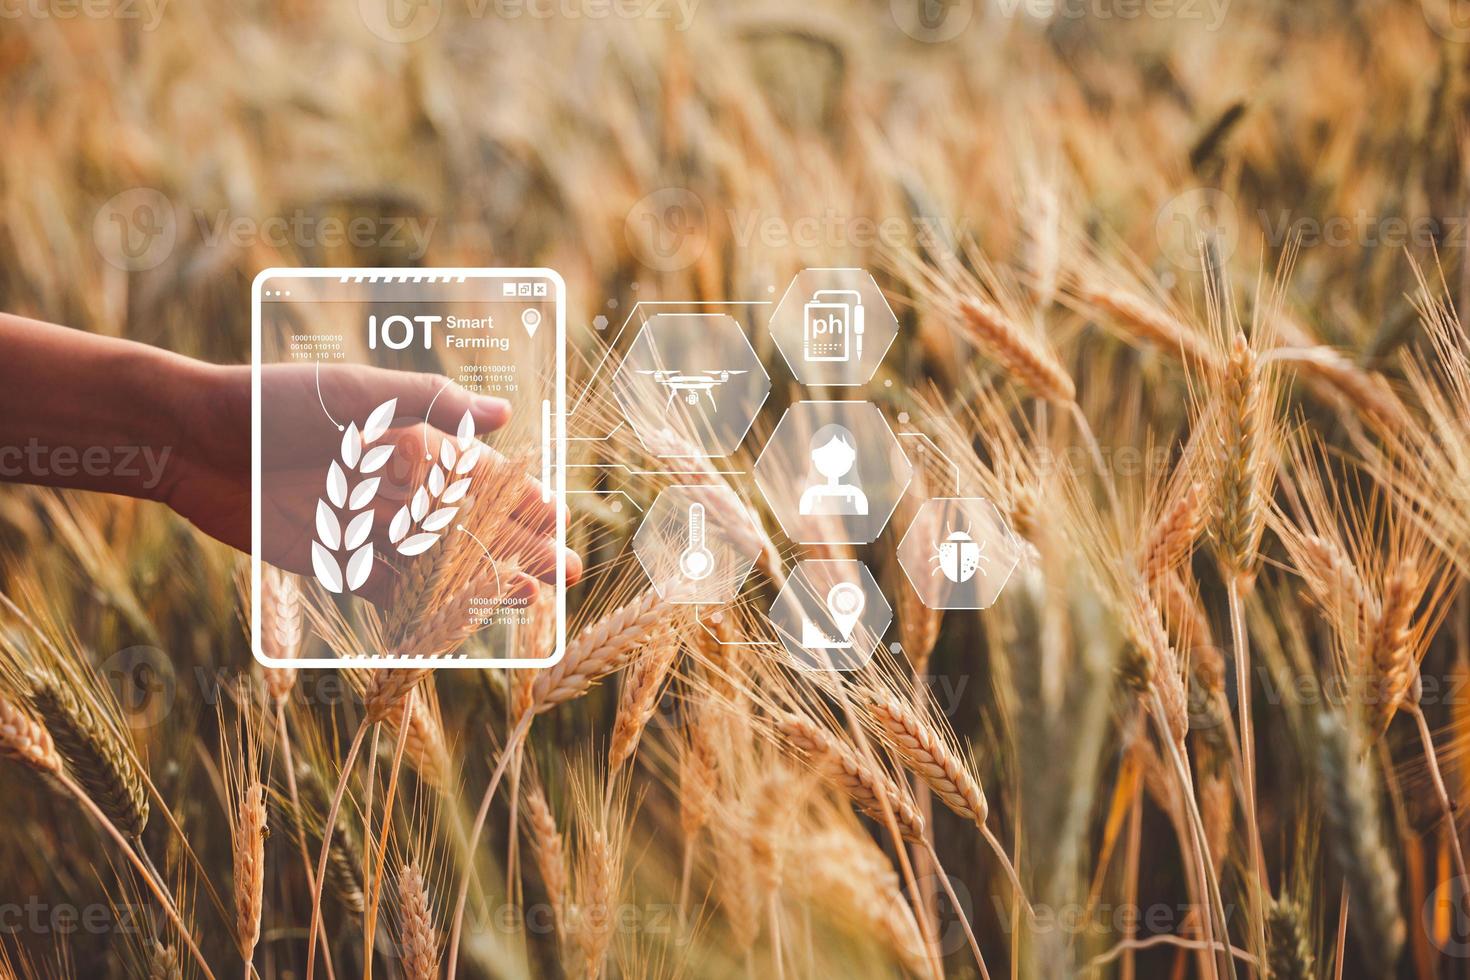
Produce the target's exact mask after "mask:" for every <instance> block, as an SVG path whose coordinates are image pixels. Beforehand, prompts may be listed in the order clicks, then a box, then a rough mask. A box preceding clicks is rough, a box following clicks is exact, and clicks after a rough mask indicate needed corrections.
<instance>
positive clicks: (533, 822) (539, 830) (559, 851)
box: [526, 782, 570, 941]
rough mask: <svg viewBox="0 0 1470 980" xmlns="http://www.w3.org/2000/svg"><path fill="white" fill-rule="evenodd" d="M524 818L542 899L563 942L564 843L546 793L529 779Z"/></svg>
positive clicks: (565, 887) (566, 876)
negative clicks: (543, 892)
mask: <svg viewBox="0 0 1470 980" xmlns="http://www.w3.org/2000/svg"><path fill="white" fill-rule="evenodd" d="M526 819H527V821H528V822H529V824H530V827H531V854H532V856H533V857H534V858H535V861H536V869H537V870H538V871H540V872H541V884H542V886H543V887H544V888H545V889H546V900H547V901H548V902H549V903H550V904H551V915H552V918H553V920H554V921H555V923H556V934H557V938H558V939H561V940H563V941H564V940H565V939H566V908H567V897H568V882H569V881H570V874H569V873H568V871H567V855H566V843H565V841H564V840H563V839H562V835H561V831H559V830H558V829H557V827H556V817H554V816H553V815H552V813H551V806H550V805H549V804H548V803H547V802H546V793H545V791H544V790H543V789H542V788H541V786H540V784H538V783H534V782H533V783H532V785H531V786H530V788H529V789H528V790H527V792H526Z"/></svg>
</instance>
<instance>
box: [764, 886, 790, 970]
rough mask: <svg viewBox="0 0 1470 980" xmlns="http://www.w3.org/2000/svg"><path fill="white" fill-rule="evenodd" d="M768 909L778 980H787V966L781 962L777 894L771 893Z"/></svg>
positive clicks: (772, 949)
mask: <svg viewBox="0 0 1470 980" xmlns="http://www.w3.org/2000/svg"><path fill="white" fill-rule="evenodd" d="M766 908H767V910H768V912H769V916H768V918H769V920H770V921H769V923H768V925H769V927H770V932H771V960H772V961H773V962H774V963H775V966H776V980H786V966H785V964H784V963H782V962H781V914H780V913H781V910H780V908H778V907H777V901H776V893H775V892H771V897H770V899H769V900H768V901H767V904H766Z"/></svg>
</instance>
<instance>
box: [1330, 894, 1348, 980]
mask: <svg viewBox="0 0 1470 980" xmlns="http://www.w3.org/2000/svg"><path fill="white" fill-rule="evenodd" d="M1347 920H1348V888H1347V879H1346V878H1344V879H1343V881H1342V901H1340V902H1338V903H1337V957H1336V961H1335V964H1334V966H1333V970H1332V976H1333V978H1334V980H1342V955H1343V953H1344V952H1345V951H1346V948H1347Z"/></svg>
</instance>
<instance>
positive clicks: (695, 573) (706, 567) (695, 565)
mask: <svg viewBox="0 0 1470 980" xmlns="http://www.w3.org/2000/svg"><path fill="white" fill-rule="evenodd" d="M714 570H715V556H714V555H713V554H711V553H710V550H709V548H707V547H705V543H704V504H699V503H694V504H690V505H689V545H688V547H686V548H685V549H684V553H683V554H682V555H680V556H679V571H680V572H682V573H683V574H684V577H685V578H687V579H689V581H691V582H698V581H699V580H701V579H703V578H706V577H708V576H709V573H710V572H712V571H714Z"/></svg>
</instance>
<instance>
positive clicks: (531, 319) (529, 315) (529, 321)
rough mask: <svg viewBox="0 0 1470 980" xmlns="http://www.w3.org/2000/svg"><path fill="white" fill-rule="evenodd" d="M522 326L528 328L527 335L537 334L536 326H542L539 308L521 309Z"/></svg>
mask: <svg viewBox="0 0 1470 980" xmlns="http://www.w3.org/2000/svg"><path fill="white" fill-rule="evenodd" d="M521 326H523V327H525V328H526V336H528V337H534V336H536V328H537V327H539V326H541V311H540V310H537V309H526V310H521Z"/></svg>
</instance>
